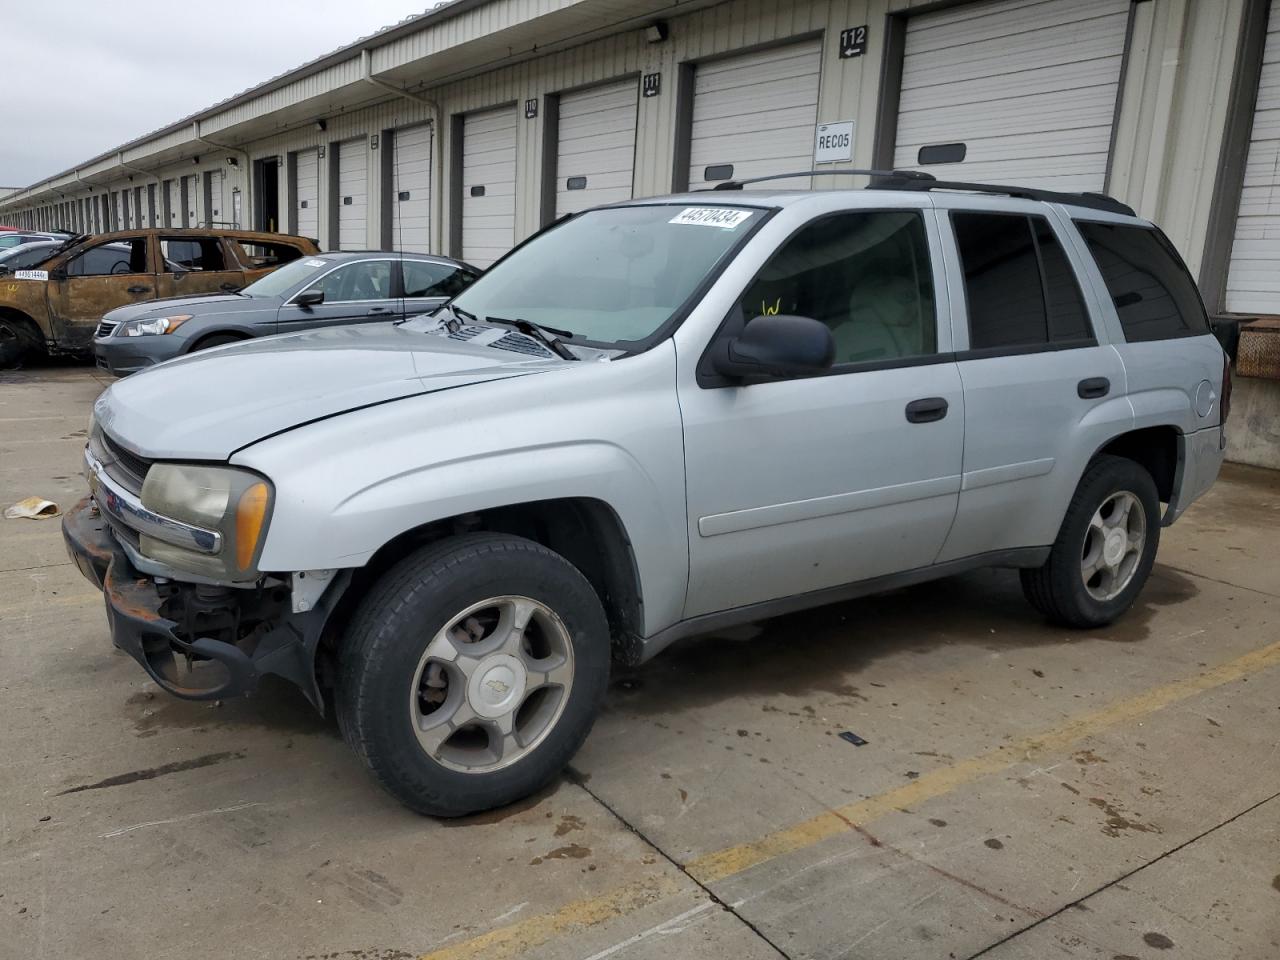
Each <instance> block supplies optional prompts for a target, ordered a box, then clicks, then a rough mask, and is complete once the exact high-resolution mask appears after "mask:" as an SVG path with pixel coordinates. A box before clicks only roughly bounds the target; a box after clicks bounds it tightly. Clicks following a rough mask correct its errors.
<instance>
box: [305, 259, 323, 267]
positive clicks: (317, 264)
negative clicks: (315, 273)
mask: <svg viewBox="0 0 1280 960" xmlns="http://www.w3.org/2000/svg"><path fill="white" fill-rule="evenodd" d="M307 266H308V267H323V266H324V261H323V260H308V261H307Z"/></svg>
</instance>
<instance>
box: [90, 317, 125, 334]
mask: <svg viewBox="0 0 1280 960" xmlns="http://www.w3.org/2000/svg"><path fill="white" fill-rule="evenodd" d="M118 326H120V324H119V323H118V322H116V321H115V320H103V321H102V322H101V323H99V324H98V329H97V330H95V331H93V335H94V336H95V337H109V336H111V331H113V330H114V329H115V328H116V327H118Z"/></svg>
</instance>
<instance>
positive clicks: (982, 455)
mask: <svg viewBox="0 0 1280 960" xmlns="http://www.w3.org/2000/svg"><path fill="white" fill-rule="evenodd" d="M939 202H940V203H943V204H945V203H948V202H950V203H951V204H954V203H955V201H948V200H943V199H941V198H939ZM1017 209H1025V211H1026V212H1009V210H1008V205H1007V202H1006V204H1005V207H1004V208H1002V209H998V210H997V209H982V208H979V209H964V208H956V207H954V206H953V208H952V209H951V210H950V211H949V213H948V215H947V216H946V217H944V218H943V219H944V224H946V225H949V226H950V228H951V229H950V233H949V235H948V238H947V239H948V243H949V244H954V246H953V247H952V256H953V257H954V259H953V260H951V262H950V264H949V273H950V274H951V275H952V277H953V282H954V283H955V284H956V285H957V286H959V287H960V290H961V296H959V297H957V307H958V309H957V310H956V311H955V312H954V314H953V315H954V317H955V318H956V327H957V329H956V341H957V360H958V364H959V368H960V377H961V379H962V380H963V382H964V407H965V417H964V479H963V484H962V488H961V491H960V503H959V509H958V511H957V513H956V522H955V526H954V527H953V528H952V531H951V534H950V536H948V538H947V542H946V545H945V546H944V548H943V551H942V553H941V555H940V556H939V560H940V561H947V560H955V559H959V558H962V557H970V556H977V555H980V554H987V553H993V552H997V551H1005V550H1015V549H1018V548H1022V547H1042V546H1047V545H1049V544H1052V543H1053V541H1054V539H1055V538H1056V537H1057V534H1058V526H1059V524H1060V523H1061V522H1062V517H1063V515H1064V514H1065V512H1066V509H1067V504H1068V503H1069V501H1070V499H1071V495H1072V493H1073V492H1074V491H1075V488H1076V485H1077V483H1079V480H1080V477H1081V476H1082V474H1083V473H1084V469H1085V465H1086V464H1087V463H1088V461H1089V459H1090V457H1092V456H1093V454H1094V453H1095V452H1096V451H1097V450H1098V449H1099V448H1100V447H1101V446H1102V445H1103V444H1105V443H1106V442H1107V440H1109V439H1110V438H1111V437H1113V436H1115V435H1116V434H1117V433H1121V432H1123V431H1124V430H1127V429H1129V428H1130V427H1131V426H1132V423H1133V412H1132V408H1131V407H1130V406H1129V402H1128V399H1127V398H1126V396H1125V393H1126V389H1127V388H1126V381H1125V370H1124V364H1123V363H1122V362H1121V360H1120V355H1119V354H1118V353H1117V352H1116V350H1115V348H1114V347H1113V346H1111V345H1110V343H1109V342H1108V339H1109V338H1108V335H1107V332H1106V328H1105V326H1104V324H1103V322H1102V321H1101V319H1100V318H1099V317H1098V316H1097V310H1096V309H1095V310H1094V311H1092V312H1091V310H1090V309H1089V308H1088V306H1087V305H1086V300H1085V294H1084V290H1085V287H1084V286H1083V285H1082V284H1081V283H1080V280H1079V275H1080V271H1081V266H1082V260H1081V259H1080V258H1079V257H1078V255H1077V253H1076V252H1075V251H1074V248H1073V246H1072V244H1071V243H1070V242H1069V241H1070V237H1069V234H1065V226H1064V224H1063V223H1062V222H1061V221H1058V218H1057V216H1056V215H1055V214H1051V213H1050V211H1048V210H1047V209H1046V208H1044V207H1043V206H1037V205H1033V204H1027V205H1026V206H1025V208H1017ZM1064 236H1065V237H1066V239H1067V242H1065V243H1064ZM1094 303H1095V307H1096V301H1094Z"/></svg>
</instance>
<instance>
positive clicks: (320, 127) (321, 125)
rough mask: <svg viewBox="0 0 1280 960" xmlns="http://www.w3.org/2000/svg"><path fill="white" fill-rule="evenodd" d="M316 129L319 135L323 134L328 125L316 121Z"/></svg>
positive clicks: (321, 121)
mask: <svg viewBox="0 0 1280 960" xmlns="http://www.w3.org/2000/svg"><path fill="white" fill-rule="evenodd" d="M316 129H317V130H319V131H320V132H321V133H324V131H326V130H328V129H329V124H327V123H325V122H324V121H323V120H317V121H316Z"/></svg>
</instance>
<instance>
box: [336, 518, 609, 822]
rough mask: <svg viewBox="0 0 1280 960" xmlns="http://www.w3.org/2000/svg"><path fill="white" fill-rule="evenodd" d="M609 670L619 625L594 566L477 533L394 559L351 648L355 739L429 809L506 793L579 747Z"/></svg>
mask: <svg viewBox="0 0 1280 960" xmlns="http://www.w3.org/2000/svg"><path fill="white" fill-rule="evenodd" d="M608 678H609V627H608V621H607V620H606V618H605V614H604V610H603V608H602V607H601V605H600V600H599V598H598V597H597V596H596V594H595V591H594V590H593V589H592V588H591V585H590V584H589V583H588V582H587V580H586V578H585V577H584V576H583V575H582V574H581V572H579V571H578V570H577V568H575V567H574V566H573V565H572V564H570V563H569V562H568V561H567V560H565V559H564V558H563V557H561V556H560V555H559V554H557V553H555V552H553V551H551V550H549V549H547V548H546V547H543V546H542V545H540V544H537V543H534V542H533V541H530V540H525V539H522V538H520V537H513V536H505V535H500V534H468V535H465V536H461V537H456V538H451V539H449V540H445V541H442V542H440V543H436V544H432V545H431V546H428V547H424V548H423V549H421V550H419V551H418V552H416V553H414V554H412V555H411V556H409V557H407V558H406V559H404V560H403V561H401V562H400V563H398V564H397V565H396V566H394V567H392V568H391V569H390V570H389V571H388V572H387V573H386V574H385V575H384V576H383V577H382V579H381V580H380V581H379V583H378V584H377V586H376V587H375V588H374V589H373V590H372V591H371V592H370V593H369V595H368V596H367V597H366V598H365V599H364V601H363V602H362V603H361V605H360V607H359V608H358V610H357V611H356V613H355V615H354V616H353V618H352V621H351V624H350V626H349V627H348V629H347V633H346V637H345V638H344V642H343V644H342V647H341V650H340V652H339V667H338V683H337V691H336V696H335V699H336V703H337V712H338V721H339V724H340V726H341V727H342V731H343V734H344V736H345V737H346V739H347V742H348V743H349V744H350V745H351V746H352V747H353V748H354V749H355V750H356V752H357V753H358V754H359V755H360V756H361V757H362V758H363V759H364V761H365V762H366V764H367V765H368V766H369V769H370V770H371V771H372V773H373V775H374V777H375V778H376V779H377V781H378V782H379V783H380V784H381V785H382V786H383V787H384V788H386V789H387V790H388V791H389V792H390V793H391V794H392V795H393V796H395V797H396V798H397V799H398V800H400V801H401V802H402V803H404V804H405V805H406V806H408V807H410V808H411V809H413V810H416V811H418V812H420V813H427V814H433V815H435V816H444V817H453V816H461V815H463V814H467V813H474V812H477V811H480V810H487V809H490V808H492V807H498V806H503V805H505V804H508V803H511V802H513V801H515V800H519V799H520V798H522V797H525V796H527V795H529V794H530V793H533V792H535V791H536V790H538V789H539V788H541V787H543V786H545V785H546V784H547V783H549V782H550V781H551V780H552V779H553V778H554V777H555V776H556V775H557V774H558V773H559V772H560V771H561V770H562V769H563V767H564V766H565V764H567V763H568V762H569V760H570V758H572V756H573V755H574V753H575V752H577V750H578V748H579V747H580V746H581V745H582V742H583V741H584V740H585V739H586V737H587V734H588V733H589V732H590V730H591V726H592V723H593V722H594V720H595V717H596V714H597V713H598V712H599V708H600V703H601V701H602V700H603V697H604V692H605V688H606V686H607V684H608Z"/></svg>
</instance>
